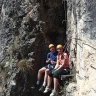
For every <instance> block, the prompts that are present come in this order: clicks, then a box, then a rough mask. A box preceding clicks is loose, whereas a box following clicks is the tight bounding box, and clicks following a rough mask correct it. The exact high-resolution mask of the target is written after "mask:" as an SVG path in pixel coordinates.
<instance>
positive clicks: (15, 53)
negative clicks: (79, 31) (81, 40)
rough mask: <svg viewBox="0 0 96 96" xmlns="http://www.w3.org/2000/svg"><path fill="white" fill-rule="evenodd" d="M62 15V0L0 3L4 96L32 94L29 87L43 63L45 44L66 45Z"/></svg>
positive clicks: (33, 82) (0, 60)
mask: <svg viewBox="0 0 96 96" xmlns="http://www.w3.org/2000/svg"><path fill="white" fill-rule="evenodd" d="M64 16H65V15H64V7H63V4H62V0H56V1H55V2H54V0H51V1H50V0H0V72H1V73H2V74H1V75H2V76H1V77H2V78H3V79H2V85H3V96H19V95H20V96H33V95H34V92H35V91H32V88H31V87H33V85H35V83H36V77H37V72H38V69H39V68H41V67H42V66H44V64H45V58H46V53H47V52H49V49H48V45H49V44H50V43H54V44H58V43H61V44H64V42H65V39H66V34H65V27H64V25H65V22H62V21H63V20H64ZM22 62H23V63H22ZM29 63H31V64H29ZM21 69H22V70H21ZM3 73H4V74H3ZM38 94H39V96H42V94H40V93H39V92H38V91H36V92H35V95H34V96H38Z"/></svg>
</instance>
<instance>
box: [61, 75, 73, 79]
mask: <svg viewBox="0 0 96 96" xmlns="http://www.w3.org/2000/svg"><path fill="white" fill-rule="evenodd" d="M73 76H74V74H70V75H61V80H63V78H65V77H73Z"/></svg>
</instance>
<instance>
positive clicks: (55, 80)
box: [54, 78, 59, 90]
mask: <svg viewBox="0 0 96 96" xmlns="http://www.w3.org/2000/svg"><path fill="white" fill-rule="evenodd" d="M58 84H59V82H58V79H57V78H54V90H57V88H58Z"/></svg>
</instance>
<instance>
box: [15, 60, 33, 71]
mask: <svg viewBox="0 0 96 96" xmlns="http://www.w3.org/2000/svg"><path fill="white" fill-rule="evenodd" d="M17 66H18V68H19V69H20V70H22V71H27V70H30V69H31V70H33V69H32V64H31V62H29V61H28V60H27V59H23V60H20V61H19V62H18V64H17Z"/></svg>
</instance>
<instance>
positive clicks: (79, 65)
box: [67, 0, 96, 96]
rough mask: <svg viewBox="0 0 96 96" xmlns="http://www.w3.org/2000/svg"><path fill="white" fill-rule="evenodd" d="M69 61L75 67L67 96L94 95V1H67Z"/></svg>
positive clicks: (95, 60) (95, 27) (95, 76)
mask: <svg viewBox="0 0 96 96" xmlns="http://www.w3.org/2000/svg"><path fill="white" fill-rule="evenodd" d="M67 4H68V13H67V15H68V27H67V28H68V29H67V36H68V39H70V38H71V43H70V60H71V61H72V62H74V66H75V67H76V82H74V83H71V84H69V86H68V88H67V96H95V95H96V88H95V86H96V84H95V82H96V25H95V19H96V16H95V15H96V10H95V9H96V1H95V0H68V3H67Z"/></svg>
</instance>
